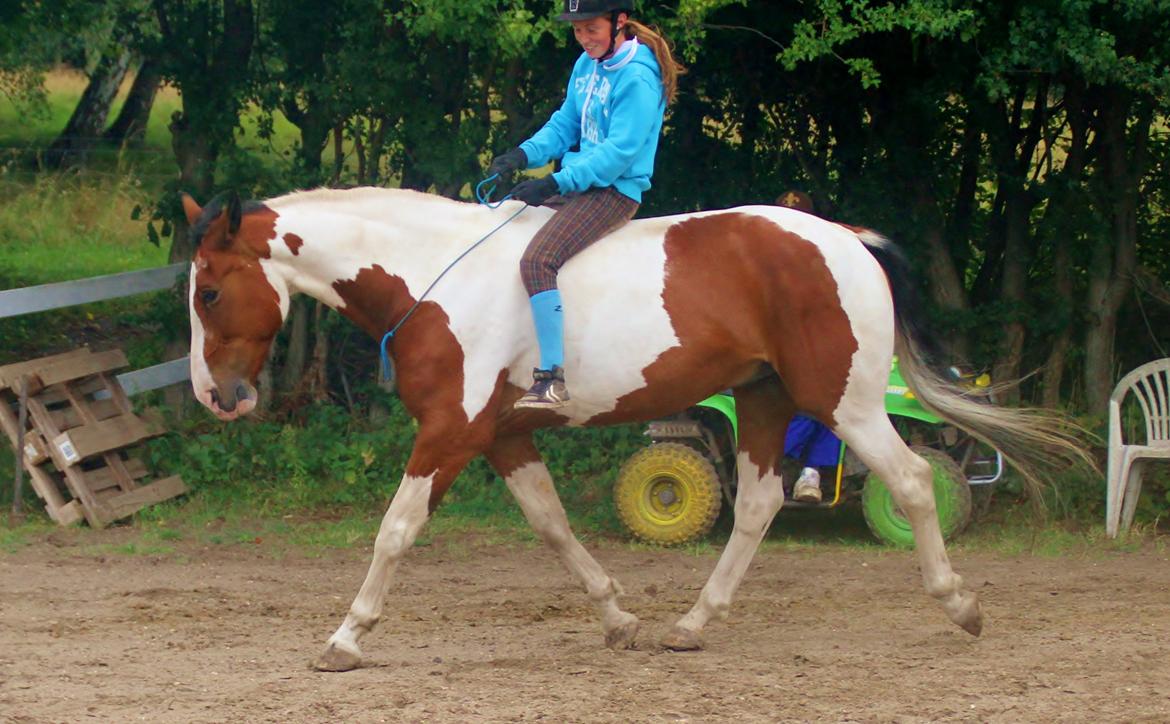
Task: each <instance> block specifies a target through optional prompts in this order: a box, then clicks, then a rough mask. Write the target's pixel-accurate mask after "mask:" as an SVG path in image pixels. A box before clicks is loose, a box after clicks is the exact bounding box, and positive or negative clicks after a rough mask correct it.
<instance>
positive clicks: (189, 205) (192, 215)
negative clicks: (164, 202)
mask: <svg viewBox="0 0 1170 724" xmlns="http://www.w3.org/2000/svg"><path fill="white" fill-rule="evenodd" d="M179 196H180V197H181V198H182V199H183V213H185V214H186V215H187V225H188V226H194V225H195V222H196V221H198V220H199V216H200V215H201V214H202V213H203V209H202V207H200V206H199V204H197V203H195V199H193V198H191V194H189V193H187V192H186V191H183V192H181V193H180V194H179Z"/></svg>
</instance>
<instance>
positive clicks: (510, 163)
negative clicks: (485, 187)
mask: <svg viewBox="0 0 1170 724" xmlns="http://www.w3.org/2000/svg"><path fill="white" fill-rule="evenodd" d="M518 168H528V154H526V153H524V150H523V149H521V148H519V147H517V148H513V149H512V150H511V151H508V152H507V153H503V154H501V155H499V156H496V157H495V158H493V159H492V164H491V165H490V166H488V170H487V175H488V176H496V175H498V176H500V177H504V176H507V175H508V174H510V173H512V172H513V171H515V170H516V169H518Z"/></svg>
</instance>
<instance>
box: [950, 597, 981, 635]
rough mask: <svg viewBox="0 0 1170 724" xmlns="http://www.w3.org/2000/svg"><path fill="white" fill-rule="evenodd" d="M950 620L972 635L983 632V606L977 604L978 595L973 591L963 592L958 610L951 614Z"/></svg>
mask: <svg viewBox="0 0 1170 724" xmlns="http://www.w3.org/2000/svg"><path fill="white" fill-rule="evenodd" d="M951 620H952V621H954V622H955V624H956V625H958V627H959V628H961V629H963V630H964V631H966V632H967V633H969V634H971V635H972V636H978V635H979V634H981V633H983V606H981V605H980V604H979V596H977V595H975V594H974V593H965V594H963V600H962V603H961V604H960V606H959V610H958V611H956V612H955V614H954V615H953V616H951Z"/></svg>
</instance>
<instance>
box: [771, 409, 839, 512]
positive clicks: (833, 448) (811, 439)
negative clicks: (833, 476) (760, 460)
mask: <svg viewBox="0 0 1170 724" xmlns="http://www.w3.org/2000/svg"><path fill="white" fill-rule="evenodd" d="M784 455H785V456H786V457H790V458H792V459H794V460H797V461H799V462H800V465H801V469H800V477H798V478H797V479H796V482H795V483H794V484H793V485H792V499H793V500H798V501H800V502H802V503H819V502H821V474H820V471H818V470H817V468H829V467H834V468H835V467H837V462H838V460H840V457H841V440H840V439H838V438H837V436H836V435H834V434H833V431H832V430H830V429H829V428H828V427H826V426H825V425H823V424H821V423H819V422H817V421H816V420H814V419H812V418H811V417H805V416H804V415H797V416H796V417H794V418H792V422H790V423H788V431H787V432H786V433H785V434H784Z"/></svg>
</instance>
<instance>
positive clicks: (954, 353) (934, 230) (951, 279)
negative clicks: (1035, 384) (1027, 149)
mask: <svg viewBox="0 0 1170 724" xmlns="http://www.w3.org/2000/svg"><path fill="white" fill-rule="evenodd" d="M914 185H915V190H914V191H915V194H914V196H915V200H914V202H915V205H916V206H917V207H918V214H917V218H918V219H919V221H920V222H923V232H922V239H923V241H925V242H926V248H927V252H928V254H929V263H928V265H927V273H928V274H929V276H930V294H931V297H932V298H933V299H934V303H935V305H936V306H937V307H938V308H939V309H942V310H945V311H947V312H966V311H968V310H969V309H970V305H969V303H968V300H967V290H966V289H964V288H963V280H962V278H961V277H960V276H959V270H958V269H957V268H956V267H955V260H954V257H953V256H952V255H951V251H950V248H949V245H948V244H947V242H946V236H945V233H944V227H943V220H942V218H941V215H940V214H939V209H938V200H937V199H936V198H935V196H934V192H933V191H932V190H931V188H930V186H929V184H927V183H925V181H924V179H922V178H919V179H917V180H916V181H915V183H914ZM928 219H929V221H927V220H928ZM948 331H949V334H947V338H946V341H945V343H944V345H943V346H944V348H945V351H946V353H947V354H948V355H949V356H950V358H951V360H948V361H953V360H959V361H964V362H965V361H967V359H968V357H967V339H966V337H965V336H964V335H963V333H962V332H961V331H953V330H948ZM939 361H940V362H942V361H943V360H939Z"/></svg>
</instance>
